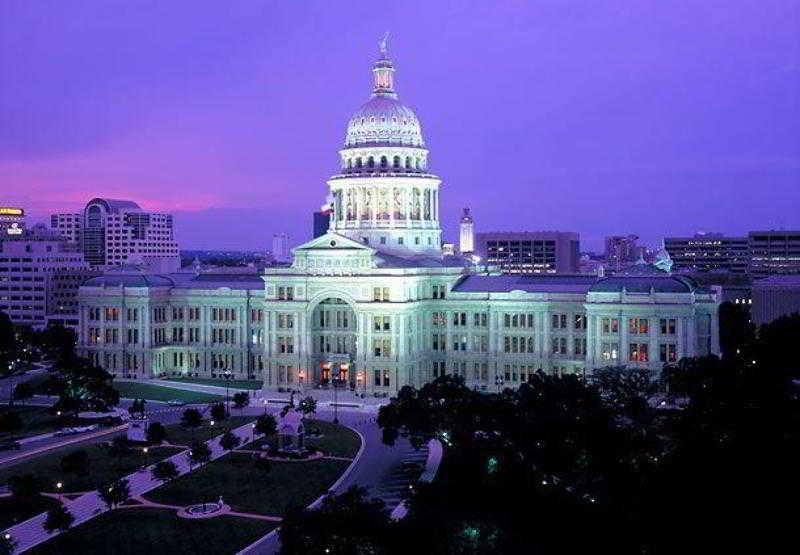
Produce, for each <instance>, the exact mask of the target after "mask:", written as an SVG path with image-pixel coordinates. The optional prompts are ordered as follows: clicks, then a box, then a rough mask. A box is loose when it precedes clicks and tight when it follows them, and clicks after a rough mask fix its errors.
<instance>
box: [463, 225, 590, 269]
mask: <svg viewBox="0 0 800 555" xmlns="http://www.w3.org/2000/svg"><path fill="white" fill-rule="evenodd" d="M476 243H477V244H476V248H477V252H478V254H479V255H480V257H481V259H482V261H483V262H484V263H485V264H489V265H495V266H499V267H500V269H501V270H502V271H503V272H505V273H510V274H575V273H578V271H579V270H580V236H579V235H578V234H577V233H574V232H571V231H522V232H506V231H498V232H487V233H478V234H477V240H476Z"/></svg>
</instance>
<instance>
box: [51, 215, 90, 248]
mask: <svg viewBox="0 0 800 555" xmlns="http://www.w3.org/2000/svg"><path fill="white" fill-rule="evenodd" d="M82 228H83V214H82V213H69V212H65V213H61V214H51V215H50V229H52V230H53V231H55V232H56V233H58V234H59V235H61V236H62V237H63V238H64V239H66V240H67V241H69V242H70V243H75V244H76V245H80V244H81V229H82Z"/></svg>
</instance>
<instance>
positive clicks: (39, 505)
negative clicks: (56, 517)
mask: <svg viewBox="0 0 800 555" xmlns="http://www.w3.org/2000/svg"><path fill="white" fill-rule="evenodd" d="M56 505H58V501H56V500H55V499H51V498H49V497H38V498H36V500H35V501H34V502H33V503H32V504H31V505H30V506H27V507H22V506H20V505H19V504H18V503H17V502H15V501H14V500H12V499H11V497H0V530H5V529H6V528H9V527H11V526H14V525H15V524H18V523H20V522H23V521H25V520H28V519H29V518H30V517H32V516H35V515H38V514H39V513H43V512H44V511H49V510H50V509H52V508H53V507H55V506H56Z"/></svg>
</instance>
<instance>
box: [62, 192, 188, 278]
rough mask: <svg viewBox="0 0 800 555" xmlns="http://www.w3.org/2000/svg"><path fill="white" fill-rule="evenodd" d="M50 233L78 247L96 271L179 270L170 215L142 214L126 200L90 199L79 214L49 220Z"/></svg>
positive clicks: (178, 254) (176, 246)
mask: <svg viewBox="0 0 800 555" xmlns="http://www.w3.org/2000/svg"><path fill="white" fill-rule="evenodd" d="M50 229H52V230H53V231H55V232H57V233H58V234H59V235H61V236H62V237H63V238H64V239H66V240H67V241H69V242H72V243H76V244H79V245H80V248H81V250H82V251H83V254H84V257H85V259H86V261H87V262H88V263H89V264H91V265H92V266H95V267H98V268H112V267H114V266H121V265H125V264H134V265H139V266H144V267H146V268H148V269H150V270H152V271H154V272H174V271H177V270H178V269H179V268H180V264H181V260H180V253H179V252H178V243H177V242H176V241H175V236H174V230H173V222H172V215H171V214H163V213H158V212H145V211H144V210H142V209H141V208H140V207H139V205H138V204H136V203H135V202H133V201H130V200H115V199H106V198H95V199H92V200H91V201H89V203H88V204H87V205H86V208H84V210H83V213H80V214H78V213H76V214H53V215H52V216H50Z"/></svg>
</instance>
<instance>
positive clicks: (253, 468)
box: [145, 453, 349, 516]
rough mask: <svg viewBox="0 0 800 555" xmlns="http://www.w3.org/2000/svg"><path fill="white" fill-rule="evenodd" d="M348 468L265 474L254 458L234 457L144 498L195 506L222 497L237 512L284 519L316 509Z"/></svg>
mask: <svg viewBox="0 0 800 555" xmlns="http://www.w3.org/2000/svg"><path fill="white" fill-rule="evenodd" d="M348 465H349V463H348V462H347V461H338V460H326V459H317V460H315V461H303V462H273V463H271V468H270V469H269V470H264V469H262V468H260V467H259V466H257V465H256V463H255V461H254V460H253V458H252V456H251V455H248V454H245V453H230V454H228V455H225V456H224V457H222V458H220V459H217V460H216V461H214V462H212V463H210V464H207V465H205V466H203V467H201V468H198V469H197V470H195V471H194V472H192V473H190V474H185V475H183V476H181V477H180V478H177V479H175V480H173V481H172V482H169V483H168V484H165V485H163V486H161V487H159V488H158V489H155V490H153V491H151V492H150V493H148V494H146V495H145V497H147V498H148V499H151V500H152V501H157V502H160V503H167V504H171V505H190V504H192V503H202V502H203V501H213V500H216V499H217V498H218V497H219V496H220V495H221V496H222V498H223V499H224V500H225V503H227V504H229V505H230V506H231V507H233V508H234V509H235V510H237V511H242V512H248V513H260V514H265V515H277V516H280V515H283V514H285V513H286V511H287V510H288V509H289V508H290V507H293V506H301V507H305V506H307V505H309V504H310V503H312V502H313V501H314V500H315V499H316V498H317V497H319V496H320V495H322V494H323V493H325V492H326V491H328V488H330V486H331V485H333V483H334V482H335V481H336V479H337V478H338V477H339V476H341V474H342V473H343V472H344V471H345V469H346V468H347V467H348Z"/></svg>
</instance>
